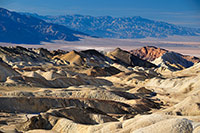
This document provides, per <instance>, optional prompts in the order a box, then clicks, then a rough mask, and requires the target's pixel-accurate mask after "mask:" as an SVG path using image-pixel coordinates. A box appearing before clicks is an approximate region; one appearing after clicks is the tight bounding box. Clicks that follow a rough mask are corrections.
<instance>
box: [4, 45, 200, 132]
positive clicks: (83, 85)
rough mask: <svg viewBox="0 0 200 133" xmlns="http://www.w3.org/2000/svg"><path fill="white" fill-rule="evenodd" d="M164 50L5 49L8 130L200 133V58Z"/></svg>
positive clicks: (5, 129) (5, 105)
mask: <svg viewBox="0 0 200 133" xmlns="http://www.w3.org/2000/svg"><path fill="white" fill-rule="evenodd" d="M144 49H145V50H146V51H145V50H144ZM152 49H153V50H152ZM157 49H158V48H155V47H154V48H151V47H150V50H149V51H148V50H147V48H142V49H141V50H135V51H131V52H128V51H125V50H122V49H120V48H117V49H115V50H114V51H111V52H109V53H105V52H99V51H96V50H94V49H90V50H85V51H63V50H55V51H48V50H47V49H43V48H40V49H34V48H31V49H30V48H29V49H26V48H23V47H0V57H1V60H0V110H1V112H0V131H1V132H29V133H34V132H62V133H65V132H66V133H74V132H80V133H82V132H84V133H87V132H88V133H94V132H106V133H107V132H108V133H109V132H111V133H113V132H119V133H132V132H134V133H141V132H143V133H149V132H151V133H158V132H165V133H171V132H173V133H180V132H183V133H190V132H191V133H192V132H194V133H197V132H199V131H200V88H199V86H200V64H199V63H198V61H197V60H199V59H198V58H197V57H195V61H193V60H189V59H192V58H193V59H194V57H190V56H187V58H184V57H186V56H185V55H181V54H178V53H174V52H171V51H167V50H163V49H159V50H157ZM151 51H153V52H152V53H151ZM163 51H164V52H163ZM159 52H161V53H159ZM144 53H145V54H144ZM142 54H143V55H142ZM143 59H145V60H143ZM150 61H151V62H150Z"/></svg>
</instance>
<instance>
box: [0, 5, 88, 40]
mask: <svg viewBox="0 0 200 133" xmlns="http://www.w3.org/2000/svg"><path fill="white" fill-rule="evenodd" d="M0 20H1V21H0V41H1V42H6V43H16V44H22V43H24V44H40V42H42V41H45V42H50V41H52V40H65V41H78V40H79V39H80V37H77V36H75V34H79V35H87V34H84V33H81V32H78V31H74V30H71V29H69V28H67V27H65V26H63V25H58V24H52V23H47V22H45V21H43V20H41V19H39V18H35V17H32V16H30V15H23V14H20V13H17V12H13V11H9V10H7V9H4V8H0Z"/></svg>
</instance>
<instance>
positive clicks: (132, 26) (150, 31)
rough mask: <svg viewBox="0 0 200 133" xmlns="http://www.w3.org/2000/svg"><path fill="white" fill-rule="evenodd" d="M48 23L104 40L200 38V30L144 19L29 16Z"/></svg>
mask: <svg viewBox="0 0 200 133" xmlns="http://www.w3.org/2000/svg"><path fill="white" fill-rule="evenodd" d="M29 15H32V16H35V17H37V18H40V19H43V20H45V21H46V22H51V23H56V24H61V25H65V26H67V27H69V28H71V29H74V30H79V31H81V32H84V33H87V34H90V35H93V36H98V37H103V38H124V39H125V38H128V39H132V38H146V37H157V38H162V37H167V36H172V35H180V36H199V35H200V29H194V28H185V27H181V26H176V25H173V24H169V23H165V22H160V21H153V20H149V19H145V18H142V17H119V18H115V17H110V16H101V17H92V16H83V15H66V16H40V15H37V14H29Z"/></svg>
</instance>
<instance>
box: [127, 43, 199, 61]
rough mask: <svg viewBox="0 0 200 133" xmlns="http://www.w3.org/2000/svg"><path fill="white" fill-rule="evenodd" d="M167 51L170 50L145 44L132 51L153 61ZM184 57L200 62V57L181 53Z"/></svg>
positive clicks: (142, 57) (144, 58)
mask: <svg viewBox="0 0 200 133" xmlns="http://www.w3.org/2000/svg"><path fill="white" fill-rule="evenodd" d="M166 52H169V51H168V50H166V49H162V48H157V47H154V46H145V47H142V48H140V49H136V50H131V51H130V53H131V54H133V55H135V56H137V57H139V58H141V59H143V60H148V61H153V60H155V59H156V58H159V57H160V56H162V55H163V54H165V53H166ZM181 56H182V57H183V58H184V59H186V60H187V61H191V62H193V63H198V62H200V58H197V57H194V56H189V55H181Z"/></svg>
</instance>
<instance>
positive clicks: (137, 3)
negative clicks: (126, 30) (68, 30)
mask: <svg viewBox="0 0 200 133" xmlns="http://www.w3.org/2000/svg"><path fill="white" fill-rule="evenodd" d="M0 7H3V8H7V9H10V10H14V11H19V12H32V13H38V14H41V15H64V14H82V15H92V16H103V15H109V16H114V17H120V16H141V17H145V18H149V19H154V20H161V21H166V22H170V23H174V24H179V25H183V26H187V27H199V28H200V0H0Z"/></svg>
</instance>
